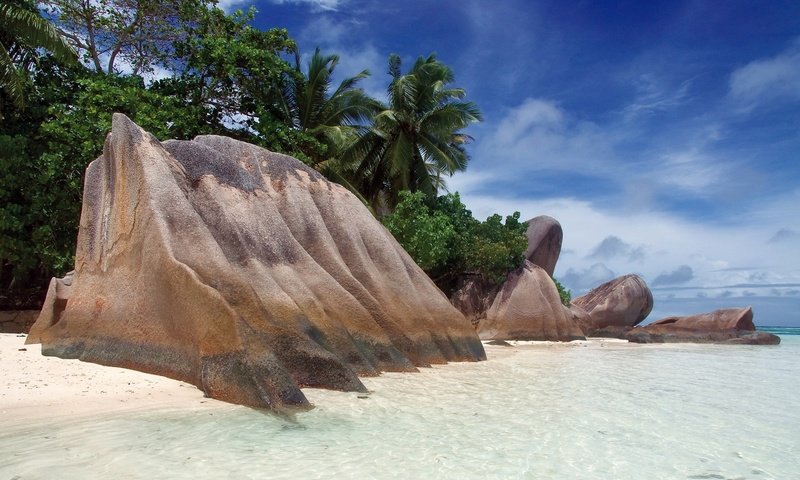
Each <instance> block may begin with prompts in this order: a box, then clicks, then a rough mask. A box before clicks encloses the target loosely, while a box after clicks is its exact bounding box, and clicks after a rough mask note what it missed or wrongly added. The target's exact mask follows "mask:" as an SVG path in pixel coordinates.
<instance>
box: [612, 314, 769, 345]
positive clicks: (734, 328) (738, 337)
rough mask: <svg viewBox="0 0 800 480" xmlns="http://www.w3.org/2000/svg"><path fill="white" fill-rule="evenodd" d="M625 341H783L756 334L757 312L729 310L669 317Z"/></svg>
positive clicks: (633, 331) (632, 333)
mask: <svg viewBox="0 0 800 480" xmlns="http://www.w3.org/2000/svg"><path fill="white" fill-rule="evenodd" d="M625 338H626V339H628V341H631V342H636V343H670V342H691V343H733V344H753V345H777V344H778V343H780V341H781V340H780V337H778V336H777V335H773V334H771V333H767V332H760V331H757V330H756V327H755V324H754V323H753V309H752V308H751V307H747V308H725V309H721V310H715V311H713V312H709V313H702V314H697V315H689V316H686V317H667V318H664V319H661V320H658V321H656V322H653V323H651V324H649V325H645V326H643V327H638V328H633V329H631V330H630V331H628V332H627V334H626V335H625Z"/></svg>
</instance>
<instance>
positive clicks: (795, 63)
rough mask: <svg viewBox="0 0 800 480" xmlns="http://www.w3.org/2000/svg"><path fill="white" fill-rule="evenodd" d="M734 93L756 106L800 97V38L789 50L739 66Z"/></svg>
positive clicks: (732, 85)
mask: <svg viewBox="0 0 800 480" xmlns="http://www.w3.org/2000/svg"><path fill="white" fill-rule="evenodd" d="M730 96H731V97H732V98H733V99H734V100H736V101H738V102H740V103H741V104H743V106H745V107H746V108H752V107H755V106H757V105H759V104H763V103H767V102H772V101H777V100H790V101H797V100H800V39H798V40H796V41H795V42H794V43H793V44H792V46H791V47H789V48H788V49H787V50H786V51H784V52H782V53H780V54H778V55H776V56H774V57H772V58H766V59H759V60H755V61H752V62H750V63H748V64H747V65H745V66H743V67H741V68H739V69H737V70H735V71H734V72H733V73H732V74H731V78H730Z"/></svg>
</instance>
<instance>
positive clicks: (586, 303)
mask: <svg viewBox="0 0 800 480" xmlns="http://www.w3.org/2000/svg"><path fill="white" fill-rule="evenodd" d="M572 303H573V304H574V305H576V306H578V307H580V308H582V309H583V310H584V311H585V312H586V313H588V314H589V319H590V320H591V321H590V322H588V321H587V320H586V319H584V320H583V321H581V328H582V329H583V331H584V332H585V333H586V335H587V336H594V335H596V334H597V333H598V332H601V331H603V330H605V331H613V332H621V333H624V331H625V329H627V328H630V327H633V326H634V325H638V324H639V323H641V322H642V320H644V319H645V318H647V315H649V314H650V311H651V310H652V309H653V294H652V293H651V292H650V289H649V288H648V287H647V284H646V283H645V282H644V280H642V278H641V277H639V276H638V275H634V274H630V275H625V276H622V277H619V278H615V279H614V280H611V281H609V282H606V283H604V284H602V285H600V286H598V287H596V288H594V289H592V290H591V291H590V292H589V293H587V294H585V295H582V296H580V297H578V298H576V299H574V300H573V301H572ZM609 336H616V335H613V334H612V335H609Z"/></svg>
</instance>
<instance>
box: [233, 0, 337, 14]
mask: <svg viewBox="0 0 800 480" xmlns="http://www.w3.org/2000/svg"><path fill="white" fill-rule="evenodd" d="M234 1H235V0H234ZM346 1H347V0H270V2H272V3H274V4H276V5H283V4H286V3H289V4H296V5H308V6H310V7H311V8H312V10H316V11H336V10H338V9H339V7H340V6H342V5H343V4H344V3H346Z"/></svg>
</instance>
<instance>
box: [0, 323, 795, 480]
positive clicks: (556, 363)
mask: <svg viewBox="0 0 800 480" xmlns="http://www.w3.org/2000/svg"><path fill="white" fill-rule="evenodd" d="M798 354H800V337H791V336H788V337H783V343H782V344H781V345H780V346H777V347H750V346H713V345H682V346H678V345H666V346H663V345H662V346H658V345H655V346H653V345H637V346H630V345H619V344H614V343H613V342H605V343H603V344H602V346H601V344H599V343H595V344H592V345H589V346H587V345H586V344H571V345H570V346H555V347H554V346H535V347H533V346H524V347H523V346H518V347H514V348H504V347H491V350H489V355H490V356H491V358H492V360H490V361H488V362H481V363H471V364H454V365H453V364H451V365H448V366H440V367H435V368H432V369H426V370H424V371H423V372H421V373H420V374H391V373H390V374H385V375H383V376H381V377H379V378H367V379H364V383H365V384H366V385H367V387H368V388H369V389H370V392H371V393H370V394H369V395H363V394H361V395H359V394H355V393H353V394H349V393H340V392H328V391H321V390H307V394H308V396H309V399H310V400H311V401H312V402H314V403H315V404H316V405H317V408H316V409H314V410H313V411H311V412H308V413H304V414H301V415H298V417H297V422H296V423H293V422H290V421H287V420H284V419H280V418H276V417H273V416H268V415H263V414H260V413H258V412H255V411H253V410H249V409H247V408H242V407H238V406H234V405H220V404H217V403H215V404H208V406H206V407H201V408H199V409H193V410H187V411H176V410H171V411H150V412H147V411H145V412H136V413H124V414H115V415H110V416H107V417H102V418H97V417H95V418H85V419H73V420H71V421H62V422H59V423H58V424H49V423H48V422H42V423H41V424H20V423H18V422H15V421H14V419H8V418H4V419H3V423H4V425H3V429H2V430H1V431H0V455H1V456H2V457H1V458H2V461H0V480H2V479H10V478H19V479H20V480H22V479H26V480H27V479H34V478H53V477H54V476H57V477H58V478H114V479H128V478H142V479H145V478H147V479H150V478H293V479H294V478H448V479H449V478H476V479H478V478H480V479H483V478H498V479H501V478H502V479H506V478H532V479H534V478H535V479H538V478H586V479H596V478H607V479H643V478H692V479H696V478H748V479H749V478H753V479H770V478H776V479H783V478H794V477H795V475H796V474H797V464H796V456H797V452H798V447H800V434H799V433H798V432H800V413H798V412H800V399H799V398H798V396H797V395H796V392H795V390H796V385H797V379H798V378H800V362H798Z"/></svg>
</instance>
